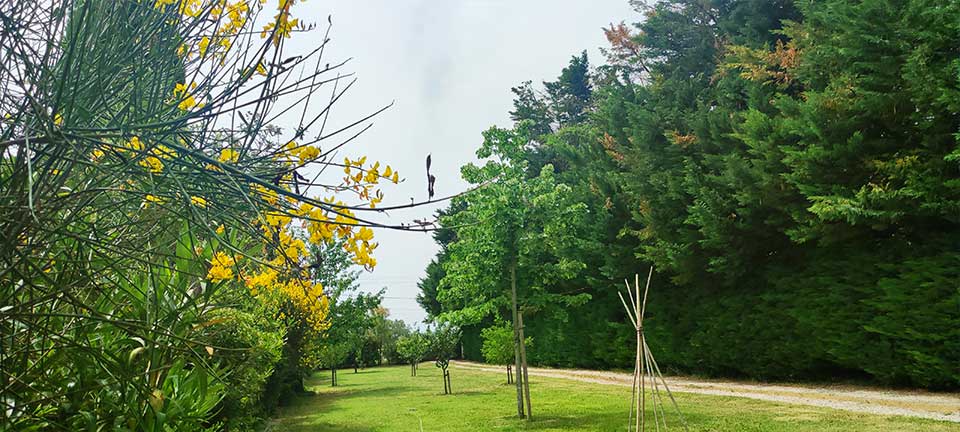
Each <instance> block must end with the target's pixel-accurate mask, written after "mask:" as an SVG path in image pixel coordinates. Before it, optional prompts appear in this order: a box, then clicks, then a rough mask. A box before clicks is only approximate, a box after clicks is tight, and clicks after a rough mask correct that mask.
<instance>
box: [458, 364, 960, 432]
mask: <svg viewBox="0 0 960 432" xmlns="http://www.w3.org/2000/svg"><path fill="white" fill-rule="evenodd" d="M451 363H452V364H454V365H456V366H457V367H461V368H464V369H470V370H479V371H484V372H496V373H500V374H504V373H505V369H504V368H503V367H500V366H490V365H485V364H482V363H473V362H465V361H453V362H451ZM528 373H529V374H530V375H532V376H539V377H549V378H563V379H570V380H575V381H583V382H590V383H597V384H608V385H622V386H627V387H629V386H630V385H632V384H633V375H630V374H626V373H618V372H603V371H591V370H581V369H549V368H533V367H532V368H529V371H528ZM666 381H667V384H668V385H669V386H670V390H672V391H675V392H686V393H698V394H705V395H714V396H733V397H744V398H751V399H760V400H765V401H772V402H782V403H789V404H798V405H810V406H817V407H824V408H834V409H840V410H846V411H855V412H862V413H869V414H880V415H902V416H910V417H922V418H927V419H934V420H944V421H951V422H957V423H960V394H958V393H928V392H923V391H906V390H880V389H874V388H864V387H855V386H849V385H835V386H834V385H831V386H810V385H794V384H759V383H744V382H733V381H715V380H705V379H698V378H690V377H666Z"/></svg>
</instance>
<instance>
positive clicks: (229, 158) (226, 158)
mask: <svg viewBox="0 0 960 432" xmlns="http://www.w3.org/2000/svg"><path fill="white" fill-rule="evenodd" d="M217 160H219V161H220V162H224V163H228V162H229V163H236V162H237V161H238V160H240V153H239V152H237V151H236V150H234V149H231V148H225V149H223V150H220V157H219V158H217Z"/></svg>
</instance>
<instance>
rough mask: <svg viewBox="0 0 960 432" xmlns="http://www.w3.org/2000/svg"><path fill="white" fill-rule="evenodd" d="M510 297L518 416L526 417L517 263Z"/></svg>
mask: <svg viewBox="0 0 960 432" xmlns="http://www.w3.org/2000/svg"><path fill="white" fill-rule="evenodd" d="M510 298H511V301H512V306H511V311H510V312H511V313H512V314H513V358H514V364H515V365H516V368H515V370H516V372H517V373H516V374H515V377H514V380H513V381H514V382H515V383H516V384H517V416H519V417H520V418H524V417H525V414H524V409H523V376H522V375H521V374H520V340H521V339H520V326H519V325H518V322H517V321H518V319H517V264H516V263H513V264H511V265H510Z"/></svg>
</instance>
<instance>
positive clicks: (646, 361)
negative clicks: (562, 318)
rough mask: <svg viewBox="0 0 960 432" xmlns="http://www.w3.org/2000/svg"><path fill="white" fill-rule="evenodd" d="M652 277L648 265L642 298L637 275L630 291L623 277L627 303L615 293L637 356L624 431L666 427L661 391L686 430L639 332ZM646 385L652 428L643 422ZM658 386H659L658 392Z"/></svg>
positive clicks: (641, 329) (637, 431)
mask: <svg viewBox="0 0 960 432" xmlns="http://www.w3.org/2000/svg"><path fill="white" fill-rule="evenodd" d="M652 277H653V267H652V266H651V267H650V273H648V274H647V285H646V287H644V289H643V298H642V299H641V297H640V275H639V274H637V275H634V282H633V289H632V290H631V289H630V282H629V281H627V280H624V281H623V282H624V283H625V284H626V285H627V298H628V299H630V305H629V306H628V305H627V301H626V300H624V298H623V293H617V295H619V296H620V302H621V303H623V308H624V309H625V310H626V311H627V316H628V317H629V318H630V321H631V322H632V323H633V327H634V328H635V329H636V330H637V357H636V360H635V363H634V368H633V389H632V396H631V399H630V417H629V418H628V420H627V431H628V432H629V431H635V432H641V431H647V430H656V431H659V430H660V427H661V426H662V427H663V429H664V430H667V415H666V410H664V403H663V394H662V393H666V394H667V396H668V397H669V398H670V402H671V403H672V404H673V408H674V409H675V410H676V412H677V417H679V418H680V424H681V425H682V427H683V430H685V431H689V428H688V427H687V422H686V420H684V418H683V414H682V413H681V412H680V407H679V406H678V405H677V400H676V399H674V398H673V393H671V392H670V387H668V386H667V381H666V380H664V379H663V374H661V373H660V367H659V366H658V365H657V361H656V360H655V359H654V358H653V353H651V352H650V347H649V346H648V345H647V339H646V337H645V336H644V334H643V317H644V314H645V313H646V311H647V293H649V291H650V279H651V278H652ZM648 387H649V389H650V406H651V408H652V411H653V419H652V420H653V425H654V428H650V427H649V425H648V424H647V420H648V419H647V418H646V410H647V388H648ZM661 387H663V389H662V390H663V391H662V392H661ZM638 396H639V398H638ZM634 412H636V416H634Z"/></svg>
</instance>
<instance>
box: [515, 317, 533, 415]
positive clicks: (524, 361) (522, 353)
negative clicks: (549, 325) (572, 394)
mask: <svg viewBox="0 0 960 432" xmlns="http://www.w3.org/2000/svg"><path fill="white" fill-rule="evenodd" d="M517 318H519V320H520V362H521V364H522V365H523V388H524V394H525V396H524V398H525V399H526V401H527V420H529V419H531V418H533V405H530V378H529V376H528V375H527V347H526V345H527V344H526V343H525V339H524V337H523V311H517Z"/></svg>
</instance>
